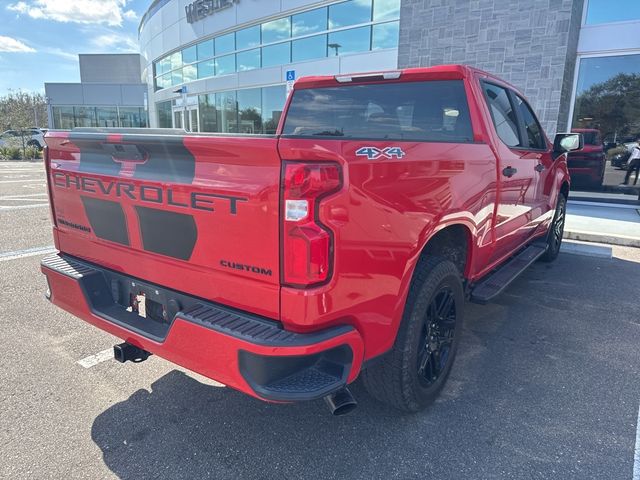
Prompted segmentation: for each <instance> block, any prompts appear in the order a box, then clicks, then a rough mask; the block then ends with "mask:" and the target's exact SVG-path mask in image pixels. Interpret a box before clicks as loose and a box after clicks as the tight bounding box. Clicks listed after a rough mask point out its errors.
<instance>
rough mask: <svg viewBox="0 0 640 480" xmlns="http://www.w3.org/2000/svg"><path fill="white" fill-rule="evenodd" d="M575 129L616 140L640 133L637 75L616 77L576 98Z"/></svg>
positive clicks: (638, 83) (638, 80) (638, 78)
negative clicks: (612, 135) (586, 130)
mask: <svg viewBox="0 0 640 480" xmlns="http://www.w3.org/2000/svg"><path fill="white" fill-rule="evenodd" d="M573 126H574V127H582V128H597V129H598V130H600V132H601V133H602V135H603V136H604V135H611V134H615V135H616V136H617V137H618V138H619V137H625V136H630V135H634V134H637V133H640V74H627V73H619V74H618V75H616V76H615V77H612V78H610V79H609V80H606V81H604V82H600V83H596V84H594V85H592V86H591V87H590V88H589V89H588V90H585V91H584V92H582V93H581V94H580V95H579V96H578V97H577V98H576V105H575V114H574V122H573Z"/></svg>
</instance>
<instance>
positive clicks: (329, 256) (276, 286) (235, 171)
mask: <svg viewBox="0 0 640 480" xmlns="http://www.w3.org/2000/svg"><path fill="white" fill-rule="evenodd" d="M228 3H230V0H229V1H227V2H223V1H222V0H221V1H213V0H209V1H205V0H198V1H197V2H195V3H191V4H189V5H187V13H188V14H189V15H191V17H190V19H191V20H193V19H197V18H199V17H201V16H203V15H205V14H207V13H210V12H211V11H212V9H214V8H216V7H217V6H222V5H226V4H228ZM189 12H191V13H189ZM279 118H280V119H279V124H278V126H277V129H276V132H275V135H268V136H266V135H234V134H214V135H208V134H206V133H198V134H191V133H186V132H185V133H184V134H183V135H180V134H178V133H177V132H176V131H175V130H170V131H167V132H166V133H165V131H163V130H162V129H155V130H153V129H150V130H148V131H146V130H144V129H136V130H133V131H132V130H129V129H104V128H100V129H88V128H82V129H76V130H73V131H72V132H62V131H54V130H50V131H49V132H48V133H47V134H46V137H45V139H46V142H47V146H48V148H47V149H46V150H45V152H46V153H45V166H46V168H47V180H48V182H49V194H50V206H51V210H52V212H51V213H52V216H51V217H52V218H53V221H54V226H53V231H54V237H55V245H56V247H57V248H58V250H59V253H57V254H55V255H52V256H51V257H48V258H45V259H44V260H43V261H42V271H43V273H44V274H45V275H46V276H47V284H48V286H49V291H50V295H49V297H50V300H51V301H52V302H53V303H54V304H56V305H58V306H59V307H61V308H63V309H66V310H68V311H70V312H72V313H73V314H75V315H77V316H79V317H81V318H82V319H83V320H85V321H87V322H89V323H91V324H92V325H95V326H97V327H99V328H101V329H103V330H106V331H107V332H110V333H112V334H114V335H116V336H118V337H120V338H122V339H123V342H125V343H122V344H120V345H116V346H115V347H114V351H115V357H116V359H117V360H119V361H121V362H124V361H127V360H132V361H136V362H137V361H142V360H145V359H146V358H147V357H148V356H149V355H150V354H151V353H153V354H154V355H159V356H161V357H164V358H167V359H170V360H172V361H174V362H177V363H179V364H180V365H182V366H183V367H185V368H189V369H191V370H193V371H195V372H197V373H200V374H202V375H205V376H207V377H209V378H211V379H213V380H216V381H218V382H220V383H223V384H225V385H227V386H229V387H231V388H235V389H237V390H240V391H242V392H244V393H247V394H249V395H252V396H254V397H257V398H259V399H261V400H265V401H269V402H281V403H287V402H297V401H302V400H314V399H319V398H324V399H325V400H326V403H327V404H328V405H329V408H330V410H331V412H332V413H334V414H336V415H339V414H342V413H346V412H348V411H350V410H352V409H353V408H354V407H355V405H356V403H355V400H354V399H353V397H352V395H351V393H350V392H349V390H348V385H349V384H350V383H352V382H354V381H355V380H356V379H357V378H358V377H362V380H363V384H364V386H365V387H366V388H367V390H369V392H370V393H371V395H372V396H373V397H375V398H377V399H378V400H381V401H383V402H386V403H387V404H389V405H391V406H393V407H396V408H398V409H400V410H404V411H417V410H420V409H423V408H425V407H426V406H427V405H429V404H430V403H432V402H433V401H434V400H435V399H436V398H437V396H438V394H439V392H440V391H441V390H442V388H443V386H444V385H445V382H446V379H447V377H448V375H449V372H450V371H451V368H452V365H453V361H454V358H455V356H456V351H457V349H458V345H459V344H460V338H461V335H462V332H463V323H464V313H465V302H466V301H467V300H470V301H472V302H476V303H487V302H489V301H490V300H491V299H492V298H494V297H495V296H496V295H498V294H500V292H502V291H503V290H504V289H505V288H507V286H508V285H509V283H510V282H511V281H513V280H514V279H515V278H516V277H517V276H518V275H519V274H520V273H522V272H523V271H524V270H525V269H526V268H527V267H528V266H529V265H531V264H532V263H533V262H535V261H536V260H541V261H547V262H550V261H552V260H554V259H555V258H556V257H557V256H558V254H559V252H560V245H561V242H562V236H563V228H564V219H565V216H566V215H565V213H566V201H567V196H568V194H569V184H570V178H569V174H568V170H567V158H566V157H567V154H568V152H570V151H574V150H579V149H581V148H582V143H583V141H582V136H581V135H580V134H579V133H559V134H557V135H556V136H555V138H554V141H553V142H551V141H550V140H549V139H548V138H547V136H546V135H545V133H544V130H543V129H542V126H541V125H540V123H539V122H538V120H537V119H536V117H535V113H534V112H533V110H532V109H531V107H530V106H529V104H528V103H527V101H526V100H525V98H524V96H523V95H522V93H520V92H518V90H516V89H515V88H514V87H512V86H511V85H509V84H508V83H505V82H504V81H502V80H500V79H499V78H496V77H494V76H492V75H490V74H489V73H486V72H483V71H480V70H477V69H474V68H471V67H468V66H462V65H445V66H438V67H430V68H412V69H408V70H399V71H394V72H385V73H373V74H372V73H368V74H354V75H340V76H338V77H333V76H325V77H320V76H314V77H307V78H302V79H299V80H297V81H296V82H295V84H294V85H293V90H292V91H291V92H290V94H289V95H288V96H287V100H286V104H285V106H284V108H283V110H282V114H281V115H279ZM145 131H146V132H147V133H143V132H145ZM514 145H515V146H514ZM118 146H121V148H117V147H118ZM125 146H126V148H125ZM125 150H126V151H125ZM122 158H124V159H142V160H144V161H138V162H137V163H136V162H132V161H126V162H120V161H119V159H122ZM132 163H135V165H132ZM238 208H240V209H241V210H242V212H241V215H237V210H238ZM214 210H215V211H216V212H220V211H222V212H223V213H224V214H225V215H219V216H218V217H217V218H216V217H214V216H212V215H210V214H209V213H210V212H212V211H214ZM56 212H57V214H56ZM227 212H228V213H229V214H231V215H234V217H233V220H227V218H226V217H227V215H226V213H227ZM63 219H65V220H63ZM70 220H73V222H70ZM84 225H89V226H90V228H89V227H86V228H85V227H84ZM260 265H263V266H260ZM266 265H269V267H265V266H266ZM141 282H144V284H148V285H152V287H149V288H148V289H143V290H140V288H139V287H138V284H139V283H141ZM141 293H142V295H141ZM136 298H138V300H137V302H138V303H137V304H136V305H133V304H132V299H136ZM140 302H145V303H144V305H140ZM143 306H144V307H145V308H144V309H142V311H145V312H146V313H147V315H146V316H145V317H144V318H142V317H141V316H139V315H135V314H133V313H132V312H133V311H137V312H140V311H141V310H140V309H141V308H142V307H143ZM134 307H135V309H134ZM154 312H155V314H154ZM514 314H516V313H514ZM495 327H496V328H499V325H498V324H496V325H495ZM123 374H126V373H123ZM180 394H181V392H176V393H175V395H180Z"/></svg>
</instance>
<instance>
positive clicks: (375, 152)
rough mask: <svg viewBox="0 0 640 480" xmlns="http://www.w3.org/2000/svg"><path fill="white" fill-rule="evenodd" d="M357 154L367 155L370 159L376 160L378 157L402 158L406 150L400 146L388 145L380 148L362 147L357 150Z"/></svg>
mask: <svg viewBox="0 0 640 480" xmlns="http://www.w3.org/2000/svg"><path fill="white" fill-rule="evenodd" d="M356 155H358V156H360V157H367V158H368V159H369V160H375V159H377V158H380V157H383V158H393V157H396V158H402V157H404V151H403V150H402V149H401V148H400V147H387V148H383V149H382V150H380V149H379V148H377V147H362V148H359V149H358V150H356Z"/></svg>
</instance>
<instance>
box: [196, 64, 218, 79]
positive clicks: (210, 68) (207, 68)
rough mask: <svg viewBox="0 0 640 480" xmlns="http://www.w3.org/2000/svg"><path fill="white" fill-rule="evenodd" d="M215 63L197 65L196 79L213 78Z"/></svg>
mask: <svg viewBox="0 0 640 480" xmlns="http://www.w3.org/2000/svg"><path fill="white" fill-rule="evenodd" d="M215 72H216V69H215V61H214V60H206V61H204V62H200V63H199V64H198V78H207V77H213V76H214V75H215Z"/></svg>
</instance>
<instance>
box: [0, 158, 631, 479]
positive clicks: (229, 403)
mask: <svg viewBox="0 0 640 480" xmlns="http://www.w3.org/2000/svg"><path fill="white" fill-rule="evenodd" d="M23 169H24V170H23ZM14 170H20V171H19V172H17V173H10V172H13V171H14ZM13 175H25V176H23V177H19V178H14V177H12V176H13ZM43 178H44V176H43V174H42V166H41V164H37V163H36V164H19V163H0V207H7V208H0V221H1V225H2V228H1V229H0V246H1V247H0V281H1V285H0V301H1V303H0V304H1V306H2V308H1V310H0V331H1V332H2V334H1V335H2V338H1V340H2V353H3V357H4V358H3V366H2V369H0V385H2V388H0V445H1V451H2V460H1V461H0V478H87V479H102V478H124V479H143V478H167V479H176V478H189V479H199V478H238V479H253V478H255V479H270V478H277V479H289V478H291V479H300V478H314V479H315V478H322V479H324V478H340V479H342V478H354V479H356V478H357V479H359V478H363V479H378V478H380V479H387V478H401V479H408V478H421V479H424V478H442V479H493V478H496V479H498V478H499V479H502V478H514V479H549V478H554V479H555V478H558V479H581V480H582V479H628V480H635V479H634V477H633V469H634V465H633V464H634V449H635V448H636V445H635V442H636V435H637V428H638V418H637V416H638V408H639V403H640V348H639V346H640V313H639V310H640V309H639V306H640V301H639V296H640V290H639V287H640V249H632V248H623V247H614V249H613V258H611V259H608V258H596V257H588V256H581V255H573V254H566V253H563V254H561V255H560V257H559V258H558V260H557V261H556V262H555V263H553V264H542V263H538V264H535V265H534V266H533V267H532V268H530V269H529V270H528V271H527V272H526V273H525V274H524V275H523V276H522V277H521V278H519V279H517V280H516V281H515V282H514V284H513V285H511V286H510V287H509V288H508V289H507V290H506V291H505V293H504V294H503V295H501V296H500V297H499V298H498V299H497V300H496V301H495V302H494V303H492V304H490V305H487V306H478V305H471V304H469V305H468V306H467V308H466V324H465V329H464V332H463V337H462V341H461V344H460V350H459V356H458V358H457V360H456V363H455V365H454V367H453V370H452V373H451V376H450V379H449V381H448V383H447V385H446V387H445V389H444V391H443V394H442V395H441V397H440V398H439V399H438V400H437V401H436V403H435V404H434V405H432V406H431V407H430V408H429V409H428V410H426V411H424V412H421V413H418V414H414V415H405V414H401V413H398V412H395V411H393V410H390V409H388V408H387V407H385V406H384V405H381V404H379V403H377V402H376V401H375V400H373V399H372V398H371V397H370V396H369V395H368V394H367V393H366V391H365V390H364V388H363V387H362V385H361V384H360V383H359V382H356V383H355V385H354V386H353V388H352V391H353V393H354V396H355V397H356V398H357V400H358V402H359V407H358V409H356V410H355V412H354V413H352V414H350V415H348V416H345V417H332V416H331V415H330V414H329V413H328V409H327V408H326V406H325V405H324V403H323V402H322V401H317V402H309V403H303V404H295V405H271V404H266V403H262V402H260V401H258V400H255V399H252V398H250V397H247V396H245V395H242V394H240V393H237V392H235V391H232V390H230V389H227V388H224V387H223V386H221V385H219V384H216V383H215V382H212V381H209V380H206V379H204V378H202V377H200V376H197V375H195V374H192V373H189V372H187V371H185V370H183V369H181V368H178V367H176V366H174V365H172V364H170V363H169V362H166V361H164V360H162V359H160V358H157V357H151V358H150V359H149V360H148V361H146V362H144V363H141V364H136V365H134V364H131V363H128V364H125V365H121V364H118V363H116V362H115V361H113V360H107V361H102V362H98V361H97V360H96V361H95V362H85V366H86V365H92V364H93V366H90V367H88V368H85V366H82V365H80V364H79V363H78V361H80V360H82V359H85V358H86V357H89V356H91V355H95V354H97V353H100V352H104V351H105V350H107V349H109V348H111V346H112V345H113V344H114V343H119V341H118V340H117V339H116V338H114V337H112V336H111V335H109V334H106V333H103V332H101V331H98V330H96V329H95V328H93V327H91V326H89V325H88V324H85V323H84V322H82V321H81V320H78V319H76V318H74V317H73V316H71V315H69V314H67V313H65V312H63V311H61V310H59V309H57V308H55V307H53V306H52V305H50V304H49V303H48V302H47V300H45V298H44V296H43V292H44V290H45V281H44V278H43V276H42V275H41V274H40V272H39V262H40V258H41V256H42V255H41V254H36V255H34V254H33V249H34V248H40V247H42V248H46V247H49V246H50V245H51V243H52V242H51V237H50V227H49V212H48V208H47V207H46V206H39V207H34V206H31V207H28V208H26V207H27V206H28V205H33V204H38V203H46V195H43V194H45V187H44V184H43ZM9 180H21V181H20V182H14V183H2V182H6V181H9ZM34 185H38V187H34ZM25 192H29V193H25ZM31 194H33V196H26V195H31ZM13 195H18V197H12V198H14V199H15V198H21V199H22V200H11V199H10V198H9V197H11V196H13ZM37 195H40V196H39V197H38V196H37ZM39 198H45V201H44V202H41V201H40V200H38V201H35V200H34V201H32V200H31V199H39ZM21 206H22V207H25V208H17V207H21ZM29 249H31V250H29ZM107 356H108V355H107ZM92 358H96V357H92Z"/></svg>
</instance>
